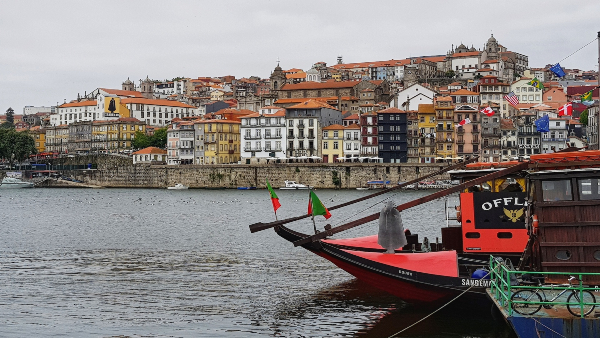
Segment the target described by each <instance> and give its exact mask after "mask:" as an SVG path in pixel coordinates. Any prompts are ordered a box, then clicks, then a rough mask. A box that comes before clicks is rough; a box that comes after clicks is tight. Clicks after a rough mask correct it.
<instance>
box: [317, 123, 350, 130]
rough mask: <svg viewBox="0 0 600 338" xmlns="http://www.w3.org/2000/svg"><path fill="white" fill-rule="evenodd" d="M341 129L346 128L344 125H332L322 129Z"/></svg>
mask: <svg viewBox="0 0 600 338" xmlns="http://www.w3.org/2000/svg"><path fill="white" fill-rule="evenodd" d="M340 129H345V127H344V126H342V125H339V124H332V125H329V126H327V127H323V128H322V130H340Z"/></svg>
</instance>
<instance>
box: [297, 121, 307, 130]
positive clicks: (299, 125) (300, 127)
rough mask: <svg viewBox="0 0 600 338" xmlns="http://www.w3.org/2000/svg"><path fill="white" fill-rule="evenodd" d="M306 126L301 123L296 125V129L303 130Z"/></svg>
mask: <svg viewBox="0 0 600 338" xmlns="http://www.w3.org/2000/svg"><path fill="white" fill-rule="evenodd" d="M305 126H306V125H305V124H304V123H303V122H300V123H298V129H302V128H304V127H305Z"/></svg>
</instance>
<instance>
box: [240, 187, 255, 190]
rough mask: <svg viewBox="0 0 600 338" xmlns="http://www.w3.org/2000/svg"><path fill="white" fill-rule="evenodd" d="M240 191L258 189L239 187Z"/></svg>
mask: <svg viewBox="0 0 600 338" xmlns="http://www.w3.org/2000/svg"><path fill="white" fill-rule="evenodd" d="M238 190H256V187H238Z"/></svg>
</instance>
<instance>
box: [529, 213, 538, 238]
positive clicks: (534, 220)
mask: <svg viewBox="0 0 600 338" xmlns="http://www.w3.org/2000/svg"><path fill="white" fill-rule="evenodd" d="M531 226H533V233H534V234H537V232H538V228H539V226H540V222H539V221H538V217H537V215H533V216H531Z"/></svg>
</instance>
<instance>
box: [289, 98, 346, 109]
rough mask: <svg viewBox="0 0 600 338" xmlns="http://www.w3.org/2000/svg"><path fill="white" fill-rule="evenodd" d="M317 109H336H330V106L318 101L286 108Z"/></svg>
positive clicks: (309, 101)
mask: <svg viewBox="0 0 600 338" xmlns="http://www.w3.org/2000/svg"><path fill="white" fill-rule="evenodd" d="M318 108H329V109H336V108H335V107H332V106H330V105H328V104H327V103H325V102H322V101H318V100H308V101H305V102H302V103H298V104H296V105H293V106H291V107H288V108H287V109H318ZM336 110H337V109H336Z"/></svg>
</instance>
